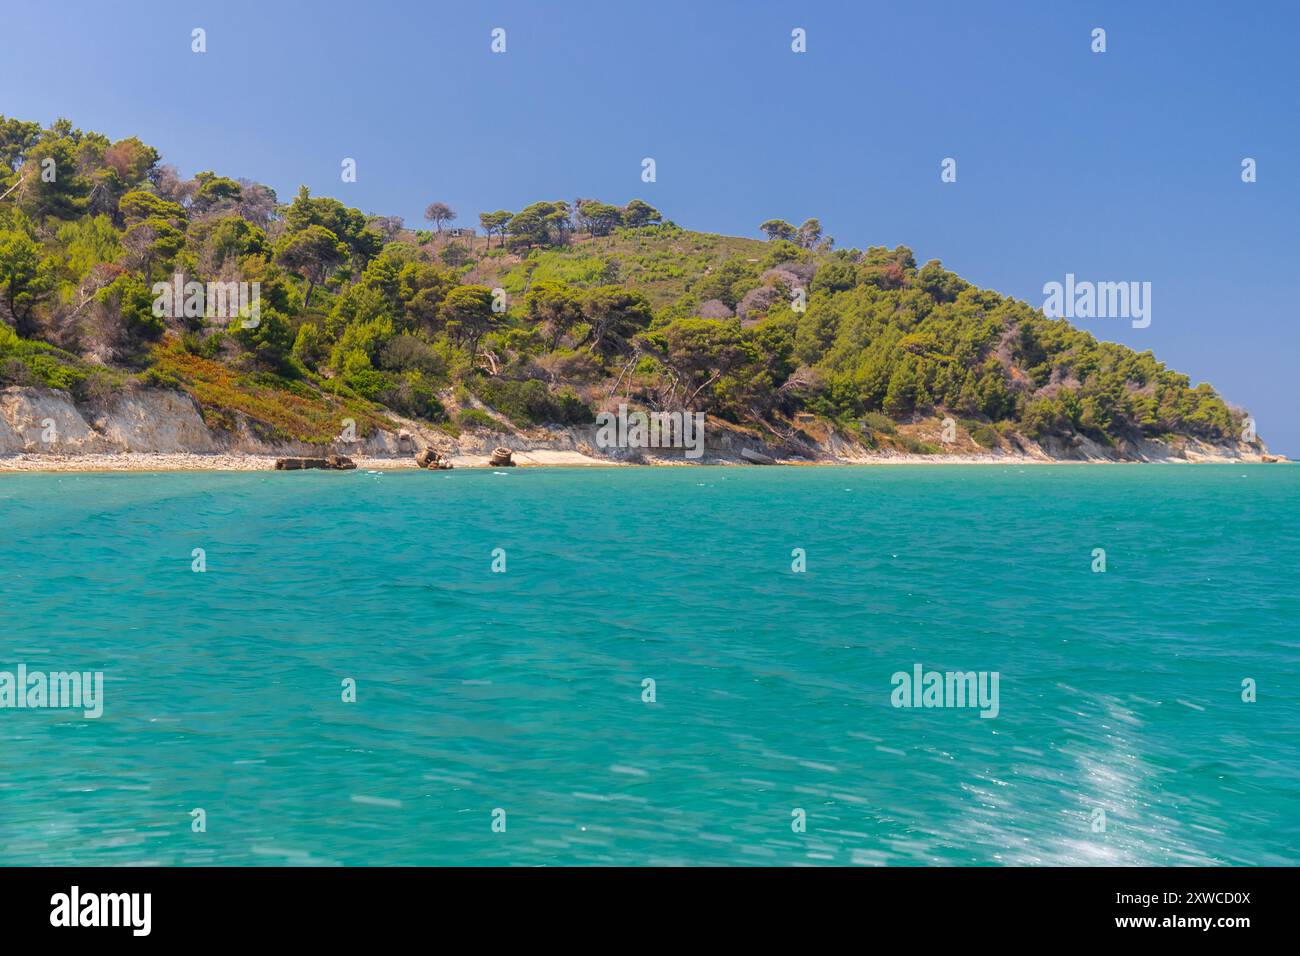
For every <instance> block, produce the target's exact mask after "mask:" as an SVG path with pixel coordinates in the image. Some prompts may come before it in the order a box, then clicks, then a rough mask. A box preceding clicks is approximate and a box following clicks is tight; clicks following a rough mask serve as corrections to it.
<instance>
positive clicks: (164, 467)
mask: <svg viewBox="0 0 1300 956" xmlns="http://www.w3.org/2000/svg"><path fill="white" fill-rule="evenodd" d="M352 460H353V461H355V462H356V465H357V468H358V469H360V470H362V471H398V470H403V471H404V470H408V469H410V470H415V469H416V468H417V466H416V464H415V460H414V459H413V458H411V457H407V456H403V457H400V458H366V457H355V456H354V457H353V459H352ZM514 460H515V463H516V464H517V465H520V466H522V467H525V468H528V467H545V466H551V467H556V466H562V467H570V468H571V467H595V468H629V467H636V466H634V465H629V464H627V463H626V462H618V461H610V460H609V459H607V458H593V457H592V456H590V455H584V454H582V453H581V452H576V451H552V450H548V449H538V450H535V451H516V452H515V453H514ZM1196 461H1204V462H1209V463H1223V464H1228V463H1231V464H1253V463H1258V460H1256V461H1254V462H1252V461H1250V460H1245V459H1232V458H1198V459H1196V460H1195V461H1192V462H1189V461H1188V460H1186V459H1178V458H1170V459H1166V460H1165V462H1164V463H1168V464H1194V463H1196ZM451 462H452V464H453V465H454V466H455V467H456V468H491V467H492V466H491V465H490V464H489V463H488V456H487V455H453V456H452V458H451ZM648 464H650V465H653V466H658V467H686V466H689V465H692V464H708V465H737V466H743V467H746V468H755V467H764V466H759V465H752V464H750V463H748V462H745V461H740V460H735V461H732V460H719V459H716V458H713V459H706V460H704V461H702V462H688V461H685V460H683V459H650V460H649V461H648ZM832 464H840V465H1003V466H1015V467H1019V466H1021V465H1056V464H1133V463H1132V462H1111V461H1064V460H1057V459H1051V458H1036V457H1035V458H1031V457H1029V456H1023V457H1022V456H1012V455H971V456H963V455H880V456H874V457H861V458H853V459H844V460H840V461H824V462H823V461H817V462H813V461H782V462H780V465H781V466H787V465H795V466H809V465H832ZM274 470H275V456H273V455H220V454H218V455H200V454H184V453H178V454H143V453H127V452H122V453H113V454H102V455H35V454H20V455H7V456H0V473H2V472H98V471H274Z"/></svg>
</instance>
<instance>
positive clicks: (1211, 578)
mask: <svg viewBox="0 0 1300 956" xmlns="http://www.w3.org/2000/svg"><path fill="white" fill-rule="evenodd" d="M1298 516H1300V468H1296V467H1292V466H1287V465H1263V466H1250V465H1246V466H1241V465H1205V466H1182V465H1152V466H1139V465H1129V466H1068V465H1063V466H1034V467H1020V466H1008V467H1003V466H935V467H927V466H916V467H913V466H891V467H860V468H859V467H832V468H703V467H700V468H657V469H631V468H628V469H513V470H509V471H508V472H507V471H505V470H504V469H503V470H502V471H501V472H492V471H486V470H481V471H453V472H391V473H386V474H373V473H366V472H364V471H360V472H350V473H328V474H327V473H288V474H286V473H271V472H261V473H212V474H102V475H101V474H95V475H92V474H82V475H75V474H63V475H57V474H47V475H30V474H29V475H21V474H18V475H12V474H11V475H0V671H9V672H16V669H17V667H18V665H20V664H25V665H26V666H27V668H28V670H29V671H50V670H74V669H75V670H79V671H97V670H98V671H102V672H103V675H104V712H103V716H102V717H101V718H99V719H87V718H85V717H83V716H82V714H81V712H80V711H70V710H56V709H44V710H41V709H13V708H6V709H0V863H4V864H270V865H279V864H346V865H377V864H442V865H446V864H453V865H459V864H466V865H479V864H495V865H524V866H531V865H544V864H627V865H657V864H769V865H854V864H868V865H871V864H891V865H900V864H901V865H909V864H910V865H914V864H999V863H1004V864H1074V863H1078V864H1120V865H1130V864H1132V865H1142V864H1294V863H1297V862H1300V860H1298V857H1300V849H1298V848H1300V719H1298V718H1300V631H1298V630H1297V622H1298V621H1300V533H1298V532H1300V517H1298ZM196 548H202V549H203V550H204V553H205V556H206V571H205V572H203V573H197V572H195V571H194V570H193V569H192V565H193V562H194V560H195V559H194V558H193V557H192V554H193V551H194V549H196ZM497 548H500V549H504V560H505V567H506V570H505V571H504V573H494V572H493V570H492V567H493V562H494V557H493V552H494V549H497ZM796 548H801V549H803V550H804V553H805V555H806V571H805V572H803V573H797V572H795V571H793V570H792V562H793V561H795V560H796V559H795V558H793V557H792V552H793V551H794V549H796ZM1097 548H1102V549H1104V550H1105V560H1106V570H1105V572H1104V573H1098V572H1094V571H1093V566H1094V561H1095V559H1094V556H1093V552H1094V549H1097ZM497 561H498V565H499V563H500V560H499V558H498V559H497ZM916 664H921V665H922V666H923V668H924V669H925V670H931V669H933V670H938V671H983V672H989V673H992V672H997V674H998V675H999V677H1000V681H999V698H1000V699H999V707H998V714H997V716H996V717H994V718H991V719H985V718H981V717H980V714H979V711H978V710H975V709H970V708H956V707H954V708H900V707H894V706H893V705H892V703H891V694H892V691H893V684H892V683H891V677H892V675H893V674H895V673H896V672H908V673H910V672H911V671H912V669H913V666H914V665H916ZM348 678H351V679H353V680H355V682H356V701H355V702H354V703H345V702H344V701H343V699H342V697H343V690H342V688H343V682H344V681H345V680H346V679H348ZM646 679H651V680H653V681H654V684H653V690H654V701H653V702H652V703H651V702H647V701H645V700H643V686H644V685H643V681H645V680H646ZM1246 679H1250V680H1253V681H1254V682H1255V686H1256V694H1257V699H1256V700H1255V701H1254V702H1246V701H1243V699H1242V697H1243V681H1245V680H1246ZM197 808H202V809H203V810H204V812H205V820H206V831H205V832H193V830H192V817H191V811H192V810H195V809H197ZM496 810H502V811H504V824H505V829H504V832H497V830H499V829H500V827H499V826H498V828H497V830H494V827H493V822H494V811H496ZM799 810H802V811H803V819H804V820H805V821H806V827H805V829H804V831H803V832H796V831H797V829H798V827H797V824H798V821H799V818H800V816H799V814H798V812H797V811H799ZM1099 810H1100V811H1103V812H1104V814H1105V819H1104V824H1105V827H1104V830H1100V829H1099V828H1098V826H1099V816H1098V814H1097V811H1099ZM495 819H497V820H498V821H500V820H501V819H502V815H501V814H496V815H495Z"/></svg>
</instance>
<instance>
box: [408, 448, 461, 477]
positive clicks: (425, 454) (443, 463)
mask: <svg viewBox="0 0 1300 956" xmlns="http://www.w3.org/2000/svg"><path fill="white" fill-rule="evenodd" d="M415 464H416V465H417V466H419V467H420V468H429V469H431V470H434V471H447V470H449V469H450V468H451V467H452V465H451V461H450V460H449V459H447V458H443V457H442V456H441V455H439V454H438V453H437V452H436V451H434V450H433V449H432V448H425V449H423V450H422V451H421V452H420V453H419V454H417V455H416V456H415Z"/></svg>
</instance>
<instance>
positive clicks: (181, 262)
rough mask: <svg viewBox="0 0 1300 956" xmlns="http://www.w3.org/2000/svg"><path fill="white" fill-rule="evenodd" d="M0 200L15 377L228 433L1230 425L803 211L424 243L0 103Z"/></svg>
mask: <svg viewBox="0 0 1300 956" xmlns="http://www.w3.org/2000/svg"><path fill="white" fill-rule="evenodd" d="M342 188H344V189H346V188H347V187H346V186H343V187H342ZM0 196H3V198H0V385H46V386H50V387H54V388H60V389H66V390H69V391H71V392H72V393H73V395H74V396H75V397H77V398H78V399H79V400H84V401H91V400H97V399H104V398H105V397H108V396H111V395H112V393H113V392H114V391H115V390H120V389H126V388H132V387H137V386H139V385H142V384H143V385H155V386H167V387H174V388H179V389H182V390H184V391H186V392H188V393H190V394H191V395H192V396H193V397H194V398H195V399H196V400H197V401H198V402H199V404H200V406H201V407H202V409H203V411H204V416H205V419H206V420H207V421H208V422H209V424H210V425H214V426H216V427H223V425H224V424H225V423H227V422H230V421H232V418H231V416H232V413H234V412H239V413H241V414H243V415H246V416H248V417H250V418H252V419H254V420H256V421H258V422H261V423H263V424H264V425H266V426H267V427H268V428H270V429H271V430H272V431H274V432H275V433H277V434H280V435H283V436H285V437H289V438H294V439H298V440H303V441H312V442H325V441H328V440H329V439H330V438H331V437H332V436H333V435H334V433H335V432H336V431H337V428H338V422H339V420H340V419H341V418H342V417H343V416H347V417H350V418H352V419H353V420H354V421H355V422H356V424H357V429H358V431H359V432H361V433H363V434H364V433H365V432H367V431H368V430H369V429H372V428H376V427H387V424H388V419H387V418H386V415H387V414H388V410H391V411H392V412H395V413H398V414H400V415H403V416H409V417H413V418H416V419H421V420H424V421H426V422H429V423H432V424H434V425H437V426H438V427H441V428H443V429H444V430H446V431H448V432H450V433H452V434H455V433H457V432H459V431H460V430H461V429H466V428H502V427H505V426H504V422H509V423H512V424H514V425H517V426H520V427H524V426H529V425H535V424H577V423H583V422H590V421H591V420H592V419H593V416H594V414H595V413H596V412H598V411H601V410H604V409H608V408H612V407H614V406H616V405H617V404H618V403H619V402H627V403H630V404H632V405H634V406H640V407H644V408H647V409H653V410H660V409H666V410H675V409H689V410H692V411H703V412H706V413H708V414H710V415H713V416H715V417H716V418H718V419H723V420H726V421H730V422H734V423H736V424H737V425H739V426H745V427H748V428H754V429H757V430H759V431H760V432H763V433H775V434H782V433H788V431H789V429H790V428H791V427H792V423H795V422H803V423H807V422H809V421H821V422H823V423H826V424H828V425H834V426H836V427H837V428H840V429H842V430H844V431H845V432H847V433H850V434H853V435H856V436H857V437H859V438H860V439H861V440H862V441H864V442H865V443H867V444H869V445H881V444H884V445H890V444H891V443H896V442H897V441H899V440H900V439H898V438H897V435H898V432H897V429H896V425H897V423H906V422H909V421H912V420H915V419H919V418H922V417H944V416H951V417H953V418H954V419H956V420H957V421H958V422H960V424H961V428H962V429H963V431H964V432H965V433H966V434H967V435H968V436H969V437H970V439H971V440H973V441H974V442H975V443H977V444H979V445H983V446H985V447H992V446H994V445H996V444H998V443H999V442H1001V441H1002V440H1004V438H1005V437H1006V436H1009V435H1015V434H1019V435H1025V436H1028V437H1030V438H1034V439H1039V440H1042V439H1045V438H1048V437H1052V438H1058V439H1062V440H1069V439H1071V438H1076V440H1077V437H1078V436H1086V437H1087V438H1089V439H1091V440H1093V441H1096V442H1100V443H1102V444H1106V445H1108V444H1112V443H1114V442H1116V441H1119V440H1132V439H1136V438H1143V437H1166V438H1167V437H1170V436H1195V437H1197V438H1201V439H1204V440H1206V441H1210V442H1226V441H1233V440H1235V438H1236V435H1237V434H1238V432H1239V431H1240V428H1241V421H1240V420H1241V418H1242V413H1240V412H1236V411H1233V410H1230V409H1229V408H1228V406H1227V405H1226V404H1225V403H1224V401H1223V400H1222V399H1221V398H1220V396H1219V395H1218V394H1217V393H1216V392H1215V391H1214V389H1212V388H1211V387H1210V386H1209V385H1198V386H1196V387H1192V385H1191V383H1190V381H1189V380H1188V378H1187V377H1186V376H1185V375H1182V374H1179V373H1177V372H1174V371H1172V370H1170V369H1167V368H1166V367H1165V366H1164V365H1163V364H1161V363H1160V362H1158V361H1157V360H1156V359H1155V358H1154V357H1153V356H1152V355H1151V353H1150V352H1142V353H1137V352H1134V351H1132V350H1131V349H1128V348H1126V347H1124V346H1120V345H1115V344H1110V343H1103V342H1098V341H1097V340H1096V339H1095V338H1094V337H1093V336H1092V335H1090V334H1088V333H1086V332H1083V331H1080V330H1078V329H1075V328H1073V327H1071V326H1070V325H1069V324H1068V323H1067V322H1065V321H1064V320H1049V319H1047V318H1045V317H1044V316H1043V314H1042V313H1041V312H1040V311H1038V310H1036V309H1034V308H1032V307H1030V306H1029V305H1028V304H1027V303H1025V302H1021V301H1017V300H1015V299H1011V298H1007V297H1005V296H1002V295H999V294H997V293H995V292H991V291H987V290H982V289H979V288H977V287H976V286H974V285H972V284H970V283H968V282H967V281H965V280H964V279H962V278H960V277H958V276H956V275H954V274H953V273H951V272H949V271H947V270H946V269H944V268H943V266H942V265H941V264H940V263H939V262H938V261H931V262H927V263H924V264H918V263H917V262H916V261H915V259H914V257H913V255H912V252H911V251H910V250H909V249H907V248H904V247H901V246H900V247H897V248H893V249H887V248H883V247H871V248H868V249H866V250H858V249H836V248H834V243H833V242H832V241H831V240H830V239H829V238H827V237H824V236H822V235H821V229H820V225H819V224H818V223H817V221H816V220H809V221H808V222H806V223H804V224H803V225H802V226H800V227H798V228H796V227H794V226H793V225H790V224H787V223H783V222H781V221H779V220H770V221H768V222H766V223H763V224H762V227H761V228H762V231H763V232H764V233H765V234H766V235H767V236H768V238H767V239H766V240H764V241H760V240H757V239H742V238H730V237H725V236H718V235H710V234H706V233H698V232H691V231H688V230H685V229H681V228H679V227H678V226H676V225H675V224H673V223H672V222H668V221H665V220H664V219H663V217H662V216H661V215H660V213H659V212H658V211H657V210H655V209H654V208H652V207H651V206H649V205H648V204H647V203H645V202H643V201H641V200H632V201H630V202H628V203H627V204H626V205H623V206H617V205H613V204H609V203H605V202H600V201H596V200H587V199H578V200H574V201H572V202H566V201H544V202H537V203H534V204H532V205H530V206H528V207H526V208H524V209H521V210H519V211H517V212H514V213H512V212H510V211H506V210H497V211H495V212H488V213H483V214H481V215H479V216H478V226H479V227H480V229H481V234H480V231H479V230H468V229H463V228H456V227H455V226H454V225H452V224H453V223H454V222H455V221H456V219H457V216H456V213H455V211H454V210H451V209H450V208H448V207H447V206H446V205H445V204H442V203H438V202H434V203H431V204H430V206H429V210H428V214H427V216H428V219H429V221H430V228H427V229H424V228H421V229H410V228H407V226H406V224H405V223H403V222H402V221H401V220H400V219H397V218H395V217H391V216H378V215H368V214H366V213H364V212H362V211H360V210H357V209H353V208H350V207H349V206H347V205H345V204H344V203H342V202H340V201H338V200H336V199H331V198H326V197H320V196H314V195H312V194H311V193H310V192H309V191H308V190H307V188H306V187H303V188H301V189H299V191H298V193H297V195H296V196H294V197H293V198H292V200H291V201H290V202H287V203H285V202H282V201H281V200H280V198H279V197H277V196H276V194H275V192H274V191H273V190H272V189H270V188H268V187H266V186H264V185H260V184H257V183H254V182H250V181H248V180H245V179H238V180H237V179H232V178H228V177H226V176H223V175H220V174H218V173H216V172H211V171H209V172H200V173H198V174H197V175H195V176H194V177H193V178H190V179H186V178H184V177H182V176H181V175H180V174H179V173H178V172H177V171H176V170H175V169H174V168H172V167H170V166H167V165H164V164H162V163H161V162H160V155H159V153H158V151H157V150H155V149H154V148H153V147H150V146H148V145H146V144H144V143H142V142H140V141H139V140H138V139H135V138H128V139H124V140H119V141H117V142H113V141H111V140H110V139H109V138H107V137H105V136H102V135H100V134H98V133H93V132H87V131H83V130H80V129H76V128H74V127H73V126H72V124H71V123H69V122H68V121H66V120H59V121H58V122H56V123H54V124H53V125H51V126H49V127H48V128H42V127H41V126H40V125H38V124H36V123H30V122H23V121H19V120H14V119H6V118H4V117H3V116H0ZM177 275H179V276H181V281H182V282H186V281H191V280H194V281H197V282H201V283H208V282H231V281H234V282H239V281H243V282H256V283H258V288H259V290H260V315H259V317H258V319H259V320H258V322H257V323H256V325H255V326H254V325H253V324H252V323H251V322H248V321H241V320H240V319H238V318H236V319H234V320H233V321H229V320H226V319H222V318H218V317H208V316H205V315H202V314H198V315H189V316H186V315H184V314H180V315H169V314H164V315H159V314H157V313H158V311H159V310H158V309H157V308H155V304H156V303H155V300H156V298H157V296H156V292H155V289H154V284H155V283H160V282H166V283H172V282H173V281H174V278H175V276H177ZM173 311H174V310H173ZM492 413H495V414H492ZM809 416H812V417H811V418H810V417H809ZM503 420H504V422H503ZM232 427H233V426H232ZM911 450H916V449H915V448H913V449H911ZM922 450H924V449H922Z"/></svg>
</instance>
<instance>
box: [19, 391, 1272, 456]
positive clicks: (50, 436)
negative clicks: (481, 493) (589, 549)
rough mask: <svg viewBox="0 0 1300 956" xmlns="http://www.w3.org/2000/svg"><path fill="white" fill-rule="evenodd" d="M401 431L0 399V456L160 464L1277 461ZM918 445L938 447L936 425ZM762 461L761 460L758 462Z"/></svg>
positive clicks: (1241, 452) (1027, 445) (1192, 448)
mask: <svg viewBox="0 0 1300 956" xmlns="http://www.w3.org/2000/svg"><path fill="white" fill-rule="evenodd" d="M390 417H391V418H392V420H393V421H395V422H396V423H397V424H398V425H399V427H400V428H401V432H400V433H399V432H394V431H376V432H374V433H372V434H370V435H369V436H366V437H365V438H364V439H362V440H360V441H358V442H349V443H336V444H334V445H331V446H321V445H311V444H308V443H305V442H293V441H280V442H277V441H268V440H266V439H265V438H263V437H261V436H260V434H259V429H258V428H257V423H255V422H252V421H251V420H249V419H247V418H242V417H239V416H236V418H235V429H234V430H233V431H228V430H224V429H215V428H211V427H209V426H208V425H207V423H206V422H204V420H203V416H202V414H201V413H200V411H199V406H198V404H197V403H196V402H195V401H194V399H192V398H191V397H190V396H188V395H186V394H185V393H183V392H178V391H169V390H164V389H138V390H133V391H127V392H122V393H118V394H116V395H114V396H113V397H112V398H110V399H109V400H107V401H106V402H105V403H103V404H93V403H91V404H84V405H78V404H77V403H76V402H74V401H73V400H72V397H71V396H70V395H68V394H67V393H66V392H61V391H55V390H51V389H44V388H20V387H9V388H6V389H4V390H3V391H2V392H0V455H18V454H28V455H51V456H76V455H95V454H101V455H102V454H114V453H136V454H157V455H178V454H179V455H250V456H252V455H260V456H312V455H321V454H325V453H327V452H335V453H339V454H346V455H361V456H367V457H374V458H410V457H411V456H412V455H413V454H414V453H415V452H416V451H419V450H420V449H423V448H426V447H432V448H434V449H435V450H437V451H438V452H439V453H440V454H442V455H447V456H452V457H454V456H485V455H488V454H490V452H491V450H492V449H493V448H495V447H498V446H503V447H506V448H510V449H512V450H514V451H519V452H528V451H557V452H573V453H577V454H580V455H584V456H587V457H589V458H593V459H598V460H607V461H610V462H627V463H636V462H645V463H656V464H718V463H729V462H744V461H751V462H753V461H756V460H761V459H774V460H777V461H783V462H800V461H802V462H822V463H835V462H838V463H845V464H852V463H855V462H860V463H866V462H871V461H881V460H890V459H892V460H917V461H926V460H929V461H961V460H985V461H987V460H994V461H996V460H1005V461H1008V462H1014V461H1027V460H1037V461H1242V462H1253V461H1265V460H1271V456H1269V455H1268V454H1267V449H1265V448H1264V446H1263V445H1262V444H1256V445H1248V444H1245V443H1236V444H1225V445H1211V444H1208V443H1206V442H1202V441H1198V440H1197V439H1194V438H1180V439H1178V440H1177V441H1176V442H1175V443H1173V444H1170V443H1166V442H1162V441H1158V440H1155V439H1135V440H1133V441H1127V442H1118V443H1116V444H1115V445H1110V446H1104V445H1100V444H1098V443H1096V442H1094V441H1092V440H1091V439H1087V438H1083V437H1079V438H1075V439H1073V440H1070V441H1064V440H1056V441H1045V442H1043V443H1041V444H1040V443H1037V442H1033V441H1031V440H1029V439H1027V438H1024V437H1023V436H1015V437H1014V438H1013V440H1009V441H1008V442H1006V443H1005V447H999V448H995V449H985V448H980V447H978V446H976V445H974V444H973V443H972V442H970V440H969V439H964V441H963V443H958V444H957V445H954V446H950V447H951V452H949V451H948V446H945V447H944V453H943V454H939V455H931V456H909V455H903V454H901V453H898V452H893V451H877V450H873V449H870V448H867V447H865V446H864V445H862V444H861V443H860V442H859V441H858V440H856V439H855V438H853V437H852V436H849V435H846V434H842V433H840V432H838V431H837V430H835V429H834V428H833V427H826V426H822V425H819V426H817V427H816V428H815V429H813V430H812V431H811V432H801V431H792V432H791V434H790V435H789V436H787V437H785V438H781V439H777V438H775V437H774V436H771V435H763V434H760V433H758V432H755V431H753V430H750V429H746V428H741V427H738V426H734V425H729V424H727V423H725V422H710V423H709V424H708V427H707V428H706V429H705V433H704V442H703V449H702V454H701V455H700V456H699V457H687V455H686V453H685V450H684V449H681V448H676V449H669V448H665V449H654V448H647V449H626V448H604V447H601V445H600V443H599V442H598V440H597V428H596V426H595V425H585V426H571V427H563V428H560V427H556V428H529V429H514V428H509V427H508V426H507V425H506V424H505V422H504V420H501V425H500V427H501V428H502V429H503V430H501V431H488V430H477V431H467V432H463V433H462V434H461V435H460V436H459V438H452V437H451V436H450V435H448V434H446V433H444V432H442V431H439V430H437V429H434V428H431V427H430V426H428V425H425V424H423V423H420V422H415V421H410V420H406V419H403V418H401V417H400V416H397V415H391V414H390ZM931 425H933V426H934V428H935V429H937V424H936V423H933V422H930V423H922V429H923V431H918V432H917V437H921V438H924V439H926V440H927V441H928V442H929V443H930V444H931V445H934V446H935V447H939V445H938V438H937V437H936V435H937V431H936V435H931V434H929V430H931V429H930V428H929V426H931ZM755 456H757V458H756V457H755Z"/></svg>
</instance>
